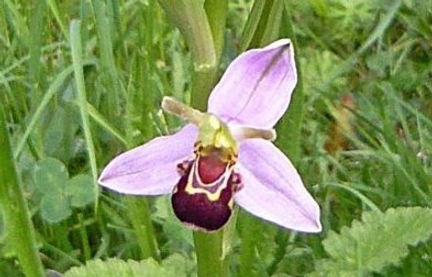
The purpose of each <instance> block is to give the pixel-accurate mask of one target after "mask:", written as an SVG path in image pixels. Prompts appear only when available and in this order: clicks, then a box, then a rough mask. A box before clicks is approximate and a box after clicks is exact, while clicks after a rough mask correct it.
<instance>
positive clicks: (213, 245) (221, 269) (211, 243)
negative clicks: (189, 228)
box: [193, 229, 227, 277]
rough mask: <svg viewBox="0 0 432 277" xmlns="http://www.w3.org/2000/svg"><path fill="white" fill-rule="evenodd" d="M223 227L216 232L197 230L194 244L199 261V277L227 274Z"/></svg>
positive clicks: (214, 276) (217, 276)
mask: <svg viewBox="0 0 432 277" xmlns="http://www.w3.org/2000/svg"><path fill="white" fill-rule="evenodd" d="M223 233H224V232H223V229H222V230H220V231H217V232H216V233H204V232H200V231H195V232H194V233H193V235H194V244H195V252H196V255H197V263H198V277H222V276H227V275H226V272H225V271H226V268H225V263H224V256H223V247H222V245H223Z"/></svg>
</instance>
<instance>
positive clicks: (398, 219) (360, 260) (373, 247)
mask: <svg viewBox="0 0 432 277" xmlns="http://www.w3.org/2000/svg"><path fill="white" fill-rule="evenodd" d="M431 235H432V210H431V209H428V208H421V207H399V208H395V209H393V208H392V209H389V210H387V211H386V212H385V213H384V214H382V213H379V212H366V213H363V215H362V221H361V222H359V221H354V222H353V224H352V226H351V228H348V227H344V228H342V230H341V232H340V234H337V233H335V232H331V233H330V234H329V236H328V237H327V238H326V239H325V240H324V241H323V245H324V248H325V250H326V251H327V253H328V254H329V255H330V258H329V259H325V260H321V261H319V262H318V263H317V264H316V269H317V270H316V272H315V273H314V274H311V276H343V275H344V276H359V275H364V274H367V273H371V272H380V271H382V270H383V269H384V267H386V266H388V265H397V263H398V262H399V261H400V260H401V259H402V258H404V257H405V256H406V255H407V254H408V253H409V250H408V246H409V245H413V246H415V245H416V244H418V243H419V242H422V241H425V240H427V239H428V238H429V237H430V236H431ZM318 272H320V273H321V274H317V273H318ZM324 272H325V273H324ZM342 273H343V274H342ZM322 274H324V275H322ZM341 274H342V275H341Z"/></svg>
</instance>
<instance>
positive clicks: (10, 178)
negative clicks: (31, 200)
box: [0, 105, 45, 277]
mask: <svg viewBox="0 0 432 277" xmlns="http://www.w3.org/2000/svg"><path fill="white" fill-rule="evenodd" d="M0 168H1V174H0V204H1V207H2V210H3V215H4V220H5V226H6V227H7V229H6V230H8V232H7V233H8V238H9V239H10V241H11V243H12V245H13V249H14V250H15V252H16V255H17V257H18V260H19V262H20V265H21V267H22V270H23V272H24V274H25V276H28V277H44V276H45V273H44V269H43V266H42V262H41V260H40V259H39V256H38V250H37V247H36V238H35V232H34V227H33V225H32V222H31V220H30V214H29V211H28V209H27V205H26V202H25V199H24V195H23V190H22V188H21V185H20V182H19V178H18V176H17V172H16V167H15V161H14V159H13V157H12V151H11V148H10V141H9V135H8V131H7V126H6V119H5V116H4V111H3V106H2V105H0Z"/></svg>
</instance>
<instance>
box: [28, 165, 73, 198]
mask: <svg viewBox="0 0 432 277" xmlns="http://www.w3.org/2000/svg"><path fill="white" fill-rule="evenodd" d="M68 179H69V174H68V172H67V169H66V167H65V165H64V164H63V163H62V162H61V161H59V160H57V159H53V158H46V159H43V160H40V161H39V162H37V164H36V166H35V167H34V169H33V180H34V183H35V188H36V190H37V191H38V192H40V193H41V194H42V195H48V194H49V195H52V194H57V193H59V192H60V191H61V190H62V187H63V186H64V185H65V184H66V182H67V181H68Z"/></svg>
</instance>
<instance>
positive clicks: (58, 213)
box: [41, 194, 72, 223]
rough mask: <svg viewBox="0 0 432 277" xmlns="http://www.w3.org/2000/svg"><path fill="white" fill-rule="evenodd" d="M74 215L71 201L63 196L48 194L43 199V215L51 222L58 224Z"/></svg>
mask: <svg viewBox="0 0 432 277" xmlns="http://www.w3.org/2000/svg"><path fill="white" fill-rule="evenodd" d="M71 214H72V210H71V208H70V201H69V199H68V198H67V197H66V196H64V195H62V194H47V195H45V196H44V197H43V198H42V202H41V215H42V217H43V218H44V219H45V220H46V221H48V222H50V223H57V222H60V221H62V220H63V219H66V218H68V217H69V216H70V215H71Z"/></svg>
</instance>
